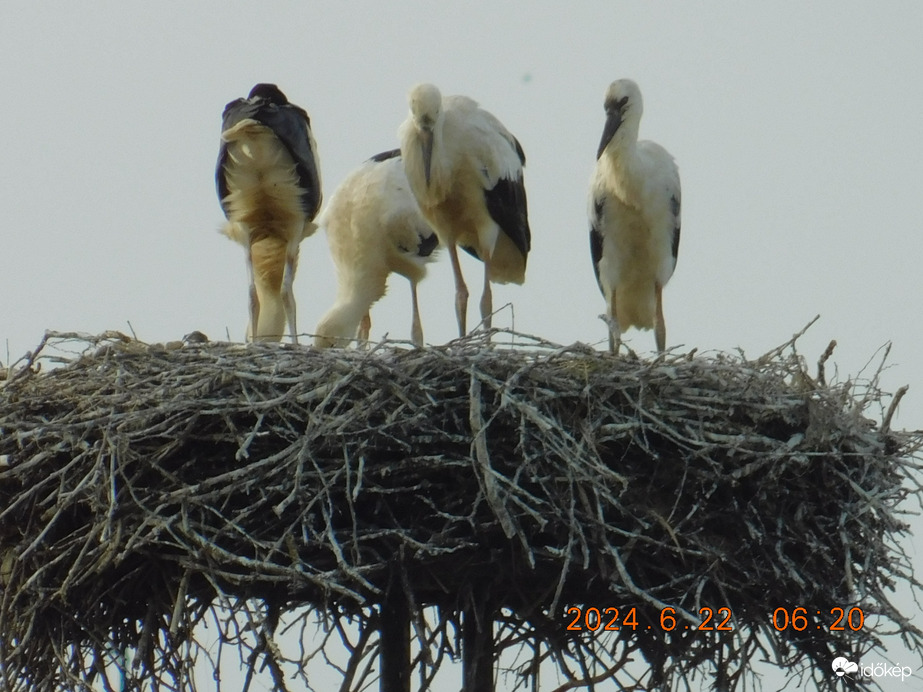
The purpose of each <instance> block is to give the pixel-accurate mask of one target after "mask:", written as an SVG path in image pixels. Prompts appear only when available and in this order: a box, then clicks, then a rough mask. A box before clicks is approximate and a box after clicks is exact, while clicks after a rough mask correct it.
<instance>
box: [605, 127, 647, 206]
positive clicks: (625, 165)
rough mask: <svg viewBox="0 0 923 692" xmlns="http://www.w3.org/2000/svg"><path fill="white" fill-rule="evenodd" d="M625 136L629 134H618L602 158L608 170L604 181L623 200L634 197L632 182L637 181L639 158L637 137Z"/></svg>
mask: <svg viewBox="0 0 923 692" xmlns="http://www.w3.org/2000/svg"><path fill="white" fill-rule="evenodd" d="M625 134H629V133H623V132H621V130H620V131H619V132H617V133H616V134H615V136H614V137H613V138H612V141H610V142H609V145H608V146H607V147H606V149H605V151H604V152H603V155H602V157H601V158H602V164H603V166H605V167H606V169H608V170H607V174H606V175H605V176H603V179H604V180H605V181H606V184H607V185H608V186H609V187H611V188H612V189H613V191H614V192H615V193H616V194H618V195H619V197H620V198H621V199H623V200H624V199H626V198H631V197H633V191H634V190H633V188H634V186H633V185H632V181H634V180H635V179H636V171H637V157H638V152H637V142H638V140H637V137H635V138H630V137H625V136H624V135H625Z"/></svg>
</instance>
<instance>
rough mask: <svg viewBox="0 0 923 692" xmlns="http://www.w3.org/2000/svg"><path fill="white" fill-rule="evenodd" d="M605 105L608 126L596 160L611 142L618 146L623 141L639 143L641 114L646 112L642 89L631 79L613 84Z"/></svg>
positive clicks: (607, 93) (607, 91) (604, 131)
mask: <svg viewBox="0 0 923 692" xmlns="http://www.w3.org/2000/svg"><path fill="white" fill-rule="evenodd" d="M603 105H604V106H605V109H606V126H605V127H604V128H603V136H602V140H601V141H600V142H599V150H598V151H597V152H596V158H599V157H600V156H602V154H603V152H604V151H605V150H606V147H607V146H608V145H609V143H610V142H613V141H614V142H616V146H617V145H618V143H619V142H622V141H637V140H638V128H639V127H640V125H641V114H642V112H643V111H644V102H643V101H642V99H641V89H639V88H638V85H637V83H635V82H634V81H633V80H631V79H617V80H615V81H614V82H612V84H610V85H609V88H608V89H606V98H605V101H603Z"/></svg>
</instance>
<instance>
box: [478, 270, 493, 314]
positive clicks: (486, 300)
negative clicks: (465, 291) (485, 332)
mask: <svg viewBox="0 0 923 692" xmlns="http://www.w3.org/2000/svg"><path fill="white" fill-rule="evenodd" d="M493 314H494V297H493V293H492V292H491V290H490V279H488V278H487V263H486V262H485V263H484V292H483V293H482V294H481V324H483V325H484V328H485V329H490V323H491V321H492V320H491V318H492V317H493Z"/></svg>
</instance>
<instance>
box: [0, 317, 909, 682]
mask: <svg viewBox="0 0 923 692" xmlns="http://www.w3.org/2000/svg"><path fill="white" fill-rule="evenodd" d="M493 338H494V342H495V343H494V344H493V345H492V346H491V345H488V343H487V342H486V340H485V338H484V337H480V338H468V339H465V340H460V341H457V342H453V343H451V344H449V345H447V346H445V347H440V348H426V349H421V350H406V349H402V348H398V347H396V346H395V345H394V344H385V345H382V346H380V347H378V348H375V349H372V350H371V351H361V350H348V351H333V350H331V351H317V350H313V349H311V348H306V347H298V346H284V345H278V344H274V345H261V344H254V345H247V346H243V345H238V344H230V343H186V344H181V343H174V344H167V345H146V344H143V343H140V342H138V341H135V340H131V339H128V338H126V337H123V336H121V335H118V334H111V333H110V334H106V335H102V336H99V337H92V338H91V337H80V338H78V337H77V336H76V335H62V334H48V335H46V338H45V339H44V340H43V342H42V345H41V347H40V348H39V349H38V350H37V351H36V352H35V353H32V354H30V355H29V357H28V359H27V361H26V362H25V363H24V364H21V365H20V367H18V368H17V369H11V370H10V372H9V374H8V377H7V380H6V382H5V383H0V384H3V386H0V587H2V600H0V676H2V679H0V688H2V689H5V690H11V691H12V690H49V691H50V690H63V689H88V688H89V686H90V685H95V686H96V687H97V688H98V687H99V686H100V685H102V686H103V687H108V686H109V685H110V680H109V678H110V677H111V674H109V673H106V672H105V671H107V670H110V671H111V669H112V668H113V666H114V665H115V664H114V661H118V660H123V662H124V659H120V658H119V657H120V656H125V655H129V654H130V655H131V661H132V663H131V665H128V664H127V663H125V664H124V665H121V666H120V667H121V668H122V671H121V674H122V675H125V676H126V677H127V678H129V682H130V681H131V680H136V681H145V680H146V681H148V683H150V682H152V681H153V682H155V683H156V684H159V685H162V686H163V687H164V688H165V689H191V688H193V687H194V682H193V670H192V669H193V664H194V663H196V661H197V660H198V661H199V663H200V664H201V660H200V658H201V657H200V656H199V655H198V654H197V652H201V651H202V650H203V649H204V647H205V645H204V644H203V643H202V642H201V641H199V640H197V636H198V635H197V632H199V630H197V629H196V628H197V626H199V625H201V623H202V622H204V621H205V618H206V615H207V614H208V613H211V614H212V615H211V616H210V617H213V618H214V622H215V623H216V624H218V625H219V630H220V629H221V628H222V627H223V628H224V633H223V638H222V643H223V645H228V646H230V645H235V646H238V647H239V648H240V656H241V659H242V660H243V662H244V668H245V670H246V671H248V672H247V676H248V677H247V681H248V683H249V680H250V676H252V675H255V674H256V671H257V670H258V669H259V668H260V667H261V666H263V667H265V668H267V670H269V672H270V673H271V676H272V679H273V683H274V684H275V685H276V687H277V688H278V689H292V686H293V685H295V684H296V683H297V682H298V680H297V679H296V677H297V676H299V675H300V676H301V678H302V679H301V683H302V684H303V685H304V686H305V687H307V688H310V687H311V684H310V681H309V680H308V679H307V677H306V675H305V674H304V673H299V672H298V671H302V670H303V667H304V665H305V663H306V659H307V658H310V654H309V653H305V650H304V647H302V649H300V650H299V651H298V652H296V653H295V654H291V653H285V652H284V651H283V648H284V646H283V645H282V644H281V643H280V637H281V636H282V635H280V634H279V633H278V632H277V629H278V625H279V623H280V621H281V622H285V621H286V618H288V620H289V621H296V622H301V623H302V630H301V631H302V634H303V635H304V634H305V632H306V630H307V629H308V628H307V627H305V626H304V619H305V618H307V617H308V614H311V613H313V614H314V615H318V614H319V616H320V620H321V622H322V624H323V625H324V629H325V630H326V631H327V632H328V634H329V633H331V632H334V631H338V632H339V633H340V635H341V636H342V637H343V638H344V642H347V644H348V646H349V648H350V656H351V658H352V660H351V661H350V664H349V665H348V666H345V667H343V668H342V670H341V672H342V673H343V677H344V683H343V689H359V688H361V687H363V686H365V687H367V686H368V685H369V684H370V681H371V680H372V679H373V677H374V676H373V675H372V673H371V671H372V669H373V668H374V666H373V663H374V661H373V657H372V655H373V654H374V653H375V651H376V648H375V642H376V641H377V637H376V636H375V635H374V632H375V629H376V627H378V626H379V625H381V620H380V611H381V605H382V604H383V603H384V601H385V600H386V597H387V598H391V597H393V596H394V594H399V595H400V596H401V597H402V598H403V599H405V600H406V601H407V602H408V603H409V611H410V614H411V618H412V623H413V626H414V629H413V631H414V633H415V638H416V640H417V644H418V645H419V647H420V650H421V653H420V654H418V655H417V657H416V658H415V659H414V667H415V669H417V670H418V671H419V673H420V681H421V682H420V686H421V687H425V686H427V685H428V684H429V682H430V681H431V680H432V675H433V672H434V670H435V669H436V668H438V665H439V662H440V661H441V660H442V659H443V656H444V655H445V654H447V653H448V654H450V655H453V654H454V653H456V641H455V638H453V636H452V633H451V630H452V629H454V628H455V627H457V625H458V620H459V613H461V612H463V611H465V610H466V609H471V608H474V609H480V611H479V612H488V613H492V617H494V619H495V621H496V623H497V625H496V635H495V638H496V644H497V649H498V650H502V649H504V648H505V647H507V646H509V647H513V646H514V645H515V646H517V647H519V648H521V645H523V644H525V645H526V646H527V647H528V648H529V649H530V650H531V652H532V653H531V654H528V655H526V656H525V657H523V656H522V655H519V656H518V658H517V662H516V663H515V665H514V666H512V669H513V670H514V672H515V673H516V674H518V675H519V677H517V678H514V680H517V681H518V683H517V684H526V682H527V681H529V680H531V678H532V677H533V676H534V675H537V670H538V667H539V666H538V664H539V663H540V662H542V661H550V662H551V663H552V664H553V665H555V666H557V670H558V675H559V676H560V677H559V684H560V682H561V681H563V684H564V686H568V685H571V686H576V685H577V684H578V683H580V684H591V683H592V680H594V679H596V680H600V679H604V678H607V677H612V678H614V679H616V680H617V681H619V682H620V684H622V685H624V686H627V685H629V684H644V685H645V689H650V688H652V687H659V686H663V687H664V688H676V686H677V685H678V684H679V682H680V681H683V680H686V681H688V680H689V679H690V677H694V676H695V675H696V674H700V675H705V676H713V677H715V678H716V683H715V684H716V685H717V686H718V688H719V689H733V688H735V687H737V685H738V683H739V682H740V680H742V679H744V675H745V674H746V673H747V672H749V671H750V663H751V659H754V658H758V657H764V658H767V659H768V660H770V661H772V662H773V663H778V664H779V665H783V666H788V667H791V668H792V670H794V671H800V673H799V674H801V675H804V676H807V677H808V678H810V679H811V680H813V682H814V684H815V685H816V686H817V687H818V688H826V687H827V686H830V687H831V688H832V687H833V681H835V680H836V678H834V677H832V676H831V675H830V674H829V666H830V662H831V661H832V659H833V658H834V657H835V656H838V655H842V656H847V657H850V656H852V657H854V658H859V657H861V655H862V654H863V653H866V652H868V651H869V650H870V649H872V648H874V647H876V646H879V645H880V636H881V635H882V634H883V633H885V632H893V631H897V632H899V633H901V635H902V636H903V637H904V640H905V642H906V643H908V644H909V645H910V646H911V647H912V648H915V649H916V650H917V651H919V650H921V647H920V642H921V634H920V631H919V630H918V629H916V627H915V626H914V625H913V624H911V623H910V622H909V621H908V620H907V619H906V618H905V617H903V616H902V615H901V614H900V613H899V612H898V611H897V610H896V609H895V608H894V607H893V606H892V604H891V603H890V601H889V598H888V593H887V592H889V591H891V590H892V589H893V588H894V587H895V586H896V585H900V584H902V583H903V584H904V585H906V584H909V585H910V586H911V587H912V588H916V586H917V583H916V581H915V580H914V579H913V576H912V574H911V572H910V566H909V561H908V559H907V557H906V555H905V553H904V551H903V548H902V547H901V542H900V539H901V537H902V536H905V535H906V534H907V526H906V524H904V523H902V520H901V511H902V510H901V509H900V508H899V507H898V505H899V504H900V502H901V501H902V500H903V499H904V498H905V496H906V495H907V494H908V493H910V492H911V491H916V490H918V489H919V475H918V472H919V469H920V457H919V450H920V446H921V437H920V435H919V434H911V433H903V432H895V431H891V430H889V427H890V417H891V414H892V413H893V405H894V404H896V403H897V400H896V399H895V400H893V401H892V406H891V408H890V409H889V410H887V411H885V408H886V406H885V404H886V399H887V396H886V395H885V394H884V393H882V392H881V391H880V390H879V388H878V380H877V374H875V375H873V376H872V377H871V378H870V379H869V380H868V381H866V382H864V383H863V384H856V383H855V382H845V383H840V384H827V383H825V382H824V377H823V374H822V370H823V361H824V360H825V359H826V356H828V355H829V353H828V354H825V357H824V358H823V359H822V360H821V363H820V370H821V372H820V373H819V374H818V375H816V376H814V377H811V376H809V375H808V372H807V370H806V367H805V364H804V361H803V359H802V358H801V357H800V356H799V355H798V353H797V352H796V349H795V341H794V339H793V340H792V341H791V342H788V343H787V344H785V345H784V346H782V347H780V348H779V349H776V350H775V351H773V352H771V353H769V354H767V355H766V356H764V357H762V358H760V359H757V360H747V359H745V358H744V357H742V356H730V355H723V354H719V355H711V356H707V357H705V356H697V355H694V354H684V355H677V354H667V355H665V356H663V357H661V358H659V359H657V360H653V361H645V360H640V359H638V358H636V357H633V356H628V357H621V358H613V357H611V356H609V355H608V354H600V353H598V352H596V351H594V350H592V349H590V348H588V347H585V346H582V345H574V346H570V347H560V346H555V345H551V344H547V343H545V342H541V341H540V340H535V339H530V338H527V337H522V336H521V335H514V334H499V335H497V334H494V336H493ZM498 340H505V341H510V342H511V343H505V344H497V343H496V342H497V341H498ZM54 349H56V350H57V351H56V352H58V353H61V352H69V353H70V355H67V356H65V357H64V358H63V360H64V361H65V362H64V364H63V366H62V367H57V368H53V369H48V368H47V367H46V368H45V369H44V371H42V372H39V370H42V368H40V367H39V366H40V365H41V364H42V362H43V358H44V359H46V361H47V362H49V364H50V361H51V360H54V356H53V355H52V354H51V351H52V350H54ZM875 408H878V409H880V411H879V414H878V415H879V417H883V420H882V422H881V423H876V422H875V421H873V420H871V419H870V418H869V417H868V415H869V409H875ZM429 606H436V609H435V610H433V609H430V610H428V611H426V613H424V609H425V608H427V607H429ZM799 606H803V607H805V608H806V609H807V615H808V618H809V622H810V626H809V627H807V628H806V629H803V630H802V631H796V630H795V628H794V627H793V626H788V627H787V628H786V629H785V630H784V631H777V630H776V629H775V628H774V627H773V619H772V616H773V612H774V611H775V609H777V608H780V607H782V608H786V609H787V611H788V613H789V614H792V612H793V611H794V609H795V608H797V607H799ZM216 607H217V608H218V610H219V611H220V612H221V613H223V615H221V616H216V615H214V613H215V612H216V610H215V609H216ZM593 607H595V608H598V609H600V610H601V611H603V615H604V618H605V621H604V622H603V624H604V625H605V624H606V622H607V621H608V620H609V619H610V615H607V614H606V613H605V608H607V607H616V608H618V609H619V611H620V613H621V614H620V615H619V616H618V617H619V620H617V621H616V623H615V624H622V625H623V626H622V627H621V629H620V630H619V631H614V632H606V633H604V632H603V630H602V629H599V630H598V631H596V632H590V631H587V629H588V628H587V623H589V626H590V627H594V626H595V625H596V622H595V619H594V617H593V614H590V615H588V613H589V612H590V611H589V609H590V608H593ZM854 607H857V608H861V609H862V611H863V613H864V622H863V623H862V627H861V628H859V629H858V631H852V629H850V627H849V626H846V625H847V623H846V622H845V621H844V622H841V623H840V624H841V625H843V626H845V629H844V630H843V631H831V630H830V629H829V625H830V623H831V621H832V620H833V619H834V615H835V612H834V614H831V609H833V608H843V609H844V610H845V611H847V612H848V611H849V610H850V609H851V608H854ZM631 608H635V609H636V610H635V613H636V617H637V621H638V625H637V626H636V627H631V626H629V625H628V624H627V621H626V620H625V618H626V616H627V615H626V614H627V613H628V612H629V611H630V609H631ZM664 608H672V609H673V610H672V611H670V610H667V611H664V610H663V609H664ZM702 608H710V609H711V610H712V611H713V612H714V615H715V618H714V620H712V621H711V622H710V623H708V624H710V625H711V626H713V627H714V626H716V625H717V624H718V623H719V622H720V621H721V620H722V619H723V613H720V614H719V609H722V608H730V609H731V610H732V612H733V619H732V621H731V625H732V627H733V630H732V631H730V632H705V631H700V630H697V629H695V626H696V625H698V624H701V623H702V622H703V620H704V618H705V616H707V614H708V611H703V610H701V609H702ZM577 609H579V610H577ZM816 611H820V613H821V616H820V617H817V616H816V615H815V612H816ZM663 613H668V614H673V615H675V617H676V623H677V624H676V627H675V629H672V631H669V632H668V631H665V628H669V625H670V620H669V618H667V619H666V620H662V619H661V615H662V614H663ZM241 614H243V615H242V616H241ZM286 614H287V615H286ZM610 614H611V611H610ZM781 615H782V614H780V618H779V619H778V620H777V622H779V623H780V624H781V622H783V620H782V619H781ZM241 617H243V621H242V620H241V619H240V618H241ZM575 617H576V618H578V622H579V624H580V625H581V626H582V628H583V631H582V632H575V631H569V630H568V629H567V625H568V623H570V622H571V621H572V620H574V619H575ZM587 617H589V620H587ZM346 621H349V622H351V623H352V624H353V625H354V626H355V627H356V628H357V631H358V632H359V633H360V636H359V638H358V640H357V641H355V642H352V643H349V642H351V641H352V640H350V639H349V637H348V635H347V633H346V632H345V630H344V629H343V627H342V626H343V623H344V622H346ZM242 622H243V624H241V623H242ZM852 622H853V623H855V622H856V618H855V617H854V619H853V621H852ZM447 625H451V626H452V627H448V626H447ZM816 625H822V628H821V629H817V628H816V627H815V626H816ZM289 627H291V625H289ZM248 633H249V634H248ZM511 650H512V649H511ZM126 652H127V653H126ZM635 653H639V654H640V655H642V656H643V658H644V661H645V662H644V665H642V666H638V665H637V664H633V665H625V664H626V662H627V661H629V660H631V659H635V660H637V659H638V656H635V655H634V654H635ZM361 661H365V663H364V666H365V667H364V668H363V665H360V662H361ZM210 663H211V664H213V665H215V666H217V663H216V662H215V660H214V659H211V660H210ZM546 667H547V666H546ZM363 671H364V672H363ZM94 680H95V682H94Z"/></svg>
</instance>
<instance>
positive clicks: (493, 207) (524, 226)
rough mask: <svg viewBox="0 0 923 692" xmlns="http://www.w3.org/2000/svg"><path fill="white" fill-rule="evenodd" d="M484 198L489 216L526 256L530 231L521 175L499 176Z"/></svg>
mask: <svg viewBox="0 0 923 692" xmlns="http://www.w3.org/2000/svg"><path fill="white" fill-rule="evenodd" d="M520 151H521V149H520ZM484 200H485V202H486V203H487V212H488V213H489V214H490V218H492V219H493V220H494V221H495V222H496V223H497V225H498V226H499V227H500V230H501V231H503V233H505V234H506V235H507V237H509V239H510V240H512V241H513V244H514V245H515V246H516V247H517V248H518V249H519V251H520V252H521V253H522V256H523V257H527V256H528V255H529V250H530V248H531V247H532V232H531V231H530V230H529V214H528V208H527V206H526V186H525V184H524V183H523V179H522V176H521V175H520V176H519V177H518V178H516V179H515V180H511V179H509V178H500V179H499V180H498V181H497V184H496V185H494V186H493V188H492V189H490V190H485V191H484ZM465 249H466V250H468V248H465ZM468 251H469V252H471V251H470V250H468ZM472 254H473V253H472Z"/></svg>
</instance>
